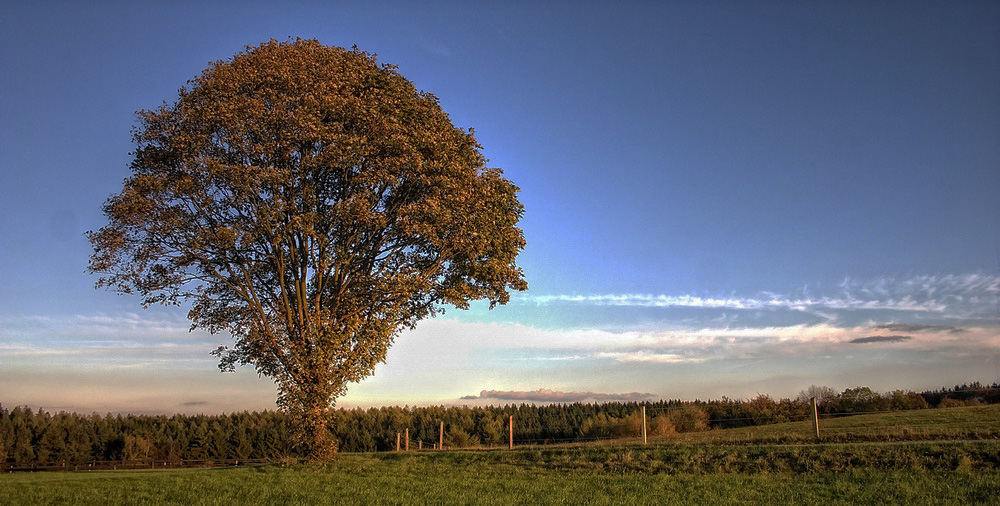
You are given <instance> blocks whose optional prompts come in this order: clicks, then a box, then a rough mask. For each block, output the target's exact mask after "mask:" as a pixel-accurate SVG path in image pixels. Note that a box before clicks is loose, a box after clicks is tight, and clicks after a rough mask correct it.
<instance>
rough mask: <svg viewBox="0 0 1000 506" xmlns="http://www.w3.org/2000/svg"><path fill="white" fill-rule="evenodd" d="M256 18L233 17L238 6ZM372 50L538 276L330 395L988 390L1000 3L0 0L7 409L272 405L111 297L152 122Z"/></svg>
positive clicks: (997, 200)
mask: <svg viewBox="0 0 1000 506" xmlns="http://www.w3.org/2000/svg"><path fill="white" fill-rule="evenodd" d="M237 6H238V7H237ZM289 37H291V38H294V37H302V38H316V39H318V40H319V41H320V42H322V43H324V44H327V45H336V46H343V47H350V46H352V45H357V46H358V47H359V48H360V49H363V50H365V51H368V52H374V53H378V55H379V59H380V61H382V62H385V63H392V64H395V65H398V67H399V71H400V72H401V73H402V74H403V75H404V76H406V77H407V78H409V79H410V80H412V81H413V82H414V83H415V84H416V86H417V87H418V88H420V89H422V90H425V91H429V92H432V93H434V94H435V95H437V96H438V97H440V99H441V103H442V106H443V108H444V109H445V111H447V112H448V113H449V115H450V116H451V118H452V120H453V122H454V123H455V124H456V125H458V126H461V127H466V128H468V127H472V128H475V130H476V137H477V139H478V140H479V142H480V143H481V144H482V145H483V147H484V152H485V154H486V155H487V157H489V158H490V161H491V165H494V166H497V167H501V168H503V169H504V171H505V173H506V175H507V177H508V178H510V179H511V180H512V181H513V182H514V183H515V184H517V185H518V186H519V187H520V188H521V194H520V198H521V201H522V202H523V203H524V205H525V209H526V213H525V217H524V219H523V221H522V223H521V226H522V228H523V229H524V231H525V236H526V239H527V242H528V246H527V248H526V249H525V251H524V252H523V253H522V255H521V256H520V257H519V260H518V263H519V265H521V266H522V267H523V268H524V271H525V273H526V277H527V280H528V283H529V287H530V288H529V290H528V291H527V292H523V293H519V294H516V295H515V296H514V298H513V300H512V301H511V303H510V304H508V305H507V306H505V307H501V308H498V309H496V310H494V311H488V310H486V308H485V307H483V306H482V305H474V307H473V309H472V310H470V311H458V310H450V311H448V312H447V313H446V314H445V315H443V316H439V317H437V318H435V319H432V320H428V321H426V322H423V323H421V324H420V325H419V326H418V327H417V329H416V330H414V331H410V332H404V333H403V334H402V335H401V336H400V337H399V338H398V339H397V343H396V344H395V346H394V347H393V348H392V349H391V350H390V353H389V357H388V360H387V363H386V364H385V365H383V366H380V367H379V368H378V369H377V371H376V373H375V375H374V376H373V377H371V378H369V379H367V380H365V381H363V382H361V383H360V384H357V385H352V386H351V388H350V390H349V392H348V394H347V395H346V396H345V397H344V398H342V399H341V400H340V401H339V405H342V406H370V405H385V404H410V405H414V404H418V405H425V404H463V403H470V404H477V403H478V404H498V403H499V404H503V403H507V402H522V401H538V402H549V401H575V400H581V401H601V400H613V399H646V398H680V399H694V398H702V399H706V398H718V397H721V396H723V395H727V396H729V397H737V398H739V397H750V396H753V395H756V394H757V393H767V394H771V395H774V396H794V395H795V394H796V393H797V392H798V391H800V390H802V389H805V388H807V387H808V386H809V385H828V386H831V387H833V388H835V389H837V390H842V389H844V388H847V387H853V386H859V385H867V386H870V387H872V388H875V389H876V390H880V391H887V390H892V389H899V388H903V389H925V388H938V387H942V386H951V385H954V384H956V383H963V382H968V381H981V382H994V381H1000V4H998V3H997V2H987V1H971V2H877V3H873V2H809V3H805V2H783V1H778V2H765V3H760V4H747V3H742V2H725V1H707V2H637V1H623V2H615V3H613V4H611V3H606V2H603V3H602V2H587V1H584V2H495V3H494V2H486V3H478V2H431V3H426V4H422V5H419V6H418V5H416V3H409V2H373V3H364V4H361V3H357V2H335V1H331V2H321V1H292V2H283V3H281V4H280V5H270V4H269V3H266V2H239V3H229V2H213V1H207V2H142V1H139V2H113V1H111V2H99V3H96V5H83V4H79V3H76V2H17V1H14V2H7V3H5V5H4V7H3V8H2V9H0V403H2V404H3V405H4V406H14V405H30V406H34V407H44V408H45V409H47V410H54V411H58V410H67V411H78V412H91V411H98V412H105V411H115V412H146V413H173V412H206V413H214V412H223V411H239V410H260V409H268V408H273V407H274V387H273V385H272V384H271V382H270V381H269V380H267V379H266V378H264V379H260V378H257V376H256V375H255V374H254V372H253V371H252V370H250V369H249V368H244V369H243V370H241V371H239V372H238V373H235V374H221V373H219V371H218V369H217V367H216V365H215V362H214V358H213V357H211V356H210V355H209V354H208V352H209V351H211V350H212V349H214V348H215V347H216V346H218V345H219V344H226V343H227V337H226V336H211V335H208V334H206V333H203V332H200V331H195V332H188V326H189V325H188V323H187V321H186V320H185V311H184V310H183V308H171V307H154V308H150V309H148V310H143V309H142V308H141V306H140V303H139V301H138V300H137V298H135V297H130V296H119V295H115V294H113V293H110V292H107V291H100V290H96V289H95V288H94V287H93V284H94V281H95V279H94V276H92V275H89V274H87V273H86V265H87V259H88V255H89V254H90V247H89V245H88V243H87V241H86V239H85V237H84V232H85V231H87V230H95V229H97V228H99V227H101V226H102V225H103V224H104V218H103V217H102V216H101V212H100V207H101V204H102V202H103V201H104V199H106V198H107V197H108V196H109V195H111V194H112V193H114V192H116V191H118V190H120V188H121V182H122V180H123V179H124V178H125V177H127V176H128V162H129V152H130V150H131V148H132V146H131V144H130V129H131V128H132V127H133V126H134V125H135V122H134V112H135V111H136V110H139V109H145V108H154V107H156V106H158V105H159V104H161V103H162V102H172V101H173V100H175V99H176V96H177V89H178V88H179V87H181V86H182V85H184V83H185V82H186V81H187V80H188V79H190V78H192V77H194V76H195V75H197V74H198V73H200V72H201V71H202V70H203V69H204V68H205V67H206V66H207V65H208V63H209V62H211V61H214V60H221V59H228V58H230V57H232V55H233V54H235V53H237V52H239V51H241V50H243V48H244V47H245V46H246V45H257V44H259V43H260V42H263V41H266V40H269V39H272V38H273V39H278V40H286V39H288V38H289Z"/></svg>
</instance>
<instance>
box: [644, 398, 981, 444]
mask: <svg viewBox="0 0 1000 506" xmlns="http://www.w3.org/2000/svg"><path fill="white" fill-rule="evenodd" d="M820 437H821V441H822V442H827V443H834V442H871V441H875V442H880V441H926V440H960V439H1000V405H992V406H977V407H965V408H944V409H922V410H914V411H896V412H891V413H878V414H868V415H854V416H841V417H836V418H822V417H821V418H820ZM656 441H657V442H664V443H665V442H672V443H681V442H685V443H726V442H735V443H812V442H815V441H816V433H815V430H814V429H813V423H812V420H811V419H810V420H805V421H801V422H790V423H778V424H772V425H760V426H756V427H743V428H739V429H727V430H716V431H707V432H688V433H683V434H674V435H671V436H662V437H658V438H657V439H656Z"/></svg>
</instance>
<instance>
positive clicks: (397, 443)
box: [396, 432, 399, 452]
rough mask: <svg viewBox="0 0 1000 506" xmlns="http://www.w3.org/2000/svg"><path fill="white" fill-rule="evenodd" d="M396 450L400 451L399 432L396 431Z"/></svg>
mask: <svg viewBox="0 0 1000 506" xmlns="http://www.w3.org/2000/svg"><path fill="white" fill-rule="evenodd" d="M396 451H397V452H398V451H399V433H398V432H397V433H396Z"/></svg>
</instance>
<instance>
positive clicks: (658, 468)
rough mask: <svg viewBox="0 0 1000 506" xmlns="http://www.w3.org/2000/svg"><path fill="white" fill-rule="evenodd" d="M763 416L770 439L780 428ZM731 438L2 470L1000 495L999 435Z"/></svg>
mask: <svg viewBox="0 0 1000 506" xmlns="http://www.w3.org/2000/svg"><path fill="white" fill-rule="evenodd" d="M935 411H944V412H946V413H938V412H935ZM996 413H997V411H996V410H995V409H993V408H988V409H984V408H955V409H950V410H933V411H927V412H926V413H925V412H916V413H910V414H908V415H909V417H908V418H905V419H906V420H907V421H908V422H909V423H911V424H912V425H921V426H926V428H928V429H930V428H932V426H933V425H935V424H937V425H940V426H941V427H940V428H941V429H942V430H944V429H945V428H947V427H952V428H953V426H956V425H965V426H972V425H974V424H978V423H980V422H983V421H985V422H986V423H995V416H996ZM894 415H895V414H890V415H878V416H877V417H872V418H869V419H867V421H865V419H862V420H861V422H864V423H866V424H868V425H869V429H870V430H871V431H872V432H870V433H869V435H871V434H875V433H876V432H877V431H878V430H883V431H885V432H886V433H894V432H893V431H895V430H896V427H897V424H898V422H899V421H900V420H898V419H896V420H894V419H892V418H891V417H892V416H894ZM991 416H992V417H993V418H992V422H991V420H989V419H988V418H989V417H991ZM879 417H890V418H879ZM921 417H923V418H921ZM853 418H859V417H853ZM934 420H936V422H934ZM859 425H861V423H860V422H859V421H858V420H854V421H853V422H852V425H851V426H852V427H856V426H859ZM880 427H881V428H880ZM756 429H757V430H758V432H757V433H756V436H757V439H763V440H767V439H768V438H770V437H771V435H769V434H771V433H770V432H769V431H771V430H773V429H775V427H770V428H762V427H758V428H756ZM738 430H744V429H738ZM852 430H853V429H852ZM719 432H722V431H719ZM932 432H933V431H932ZM947 436H948V437H949V438H951V439H955V438H954V437H953V436H954V435H953V434H948V435H947ZM748 438H750V439H754V438H753V437H752V435H748ZM963 439H964V438H963ZM720 442H721V443H723V444H719V443H720ZM726 443H727V440H726V439H725V438H722V439H716V440H713V439H711V438H707V436H706V439H704V440H701V441H688V442H678V441H676V440H666V439H664V440H658V441H657V442H656V443H655V444H650V445H648V446H643V445H641V444H638V443H636V442H634V441H630V442H620V443H615V444H599V445H587V446H560V447H537V448H522V449H516V450H513V451H510V450H492V451H446V452H431V451H427V452H409V453H378V454H343V455H341V456H340V457H339V458H338V459H337V460H336V461H334V462H332V463H329V464H324V465H299V466H289V467H280V466H265V467H254V468H246V467H244V468H228V469H183V470H158V471H117V472H78V473H68V472H43V473H15V474H6V475H0V504H74V503H75V504H109V503H110V504H163V503H173V504H323V503H326V504H407V503H421V504H477V503H492V504H623V503H624V504H653V503H666V504H707V503H713V504H761V503H768V502H773V503H780V504H789V503H795V504H1000V500H998V499H997V498H998V497H1000V441H979V442H961V441H940V442H921V443H914V442H895V443H893V442H890V443H874V444H873V443H856V444H855V443H847V444H844V443H836V444H820V445H814V444H801V445H800V444H768V443H760V442H755V443H744V444H740V445H735V444H726Z"/></svg>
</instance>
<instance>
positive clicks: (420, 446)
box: [417, 439, 424, 450]
mask: <svg viewBox="0 0 1000 506" xmlns="http://www.w3.org/2000/svg"><path fill="white" fill-rule="evenodd" d="M423 449H424V440H423V439H420V440H418V441H417V450H423Z"/></svg>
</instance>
